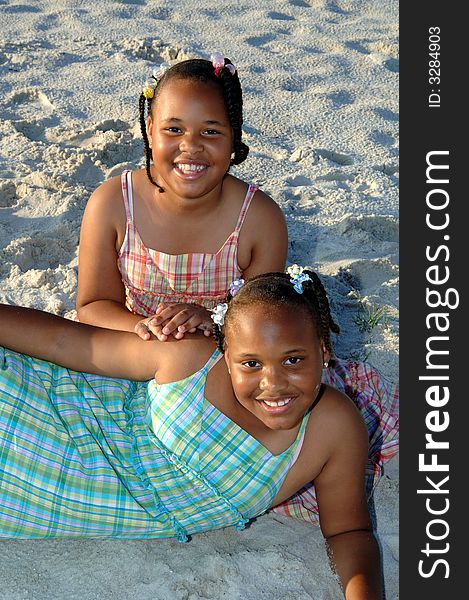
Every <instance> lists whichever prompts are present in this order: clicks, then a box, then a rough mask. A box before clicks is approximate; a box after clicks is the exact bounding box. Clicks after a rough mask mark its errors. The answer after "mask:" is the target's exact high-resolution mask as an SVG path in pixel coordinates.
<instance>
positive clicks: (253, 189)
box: [235, 184, 257, 232]
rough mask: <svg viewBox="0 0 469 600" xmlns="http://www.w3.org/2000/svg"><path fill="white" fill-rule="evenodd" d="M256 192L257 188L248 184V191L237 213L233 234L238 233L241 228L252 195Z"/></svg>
mask: <svg viewBox="0 0 469 600" xmlns="http://www.w3.org/2000/svg"><path fill="white" fill-rule="evenodd" d="M256 192H257V187H256V186H255V185H252V184H249V187H248V191H247V192H246V196H245V198H244V202H243V205H242V206H241V210H240V212H239V217H238V222H237V223H236V227H235V232H238V231H239V230H240V229H241V227H242V226H243V223H244V219H245V218H246V214H247V212H248V210H249V207H250V205H251V200H252V199H253V197H254V194H255V193H256Z"/></svg>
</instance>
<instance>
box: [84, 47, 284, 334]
mask: <svg viewBox="0 0 469 600" xmlns="http://www.w3.org/2000/svg"><path fill="white" fill-rule="evenodd" d="M242 122H243V118H242V92H241V85H240V82H239V78H238V74H237V72H236V69H235V67H234V66H233V65H232V64H231V62H230V61H229V60H228V59H225V58H224V57H223V56H222V55H220V54H219V53H215V54H214V55H212V62H210V61H208V60H200V59H192V60H186V61H183V62H180V63H177V64H175V65H173V66H172V67H170V68H167V67H160V68H158V69H157V70H155V71H154V73H153V78H152V79H151V80H149V81H148V82H147V83H146V85H145V88H144V90H143V92H142V94H141V97H140V125H141V130H142V135H143V140H144V144H145V156H146V168H145V169H141V170H136V171H132V172H130V171H125V172H124V173H123V174H122V176H121V177H114V178H112V179H110V180H109V181H106V182H105V183H103V184H102V185H101V186H100V187H99V188H98V189H97V190H96V191H95V192H94V193H93V194H92V196H91V198H90V200H89V202H88V205H87V207H86V210H85V214H84V218H83V223H82V229H81V238H80V255H79V280H78V296H77V312H78V318H79V320H80V321H82V322H84V323H89V324H92V325H100V326H102V327H107V328H111V329H120V330H125V331H135V332H136V333H137V334H138V335H139V336H140V337H142V338H143V339H151V337H152V336H153V335H154V336H156V337H158V339H160V340H163V341H164V340H166V339H167V338H168V336H170V335H173V336H174V337H175V338H176V339H180V338H181V337H183V336H184V333H186V332H189V331H191V332H192V331H195V329H196V328H199V329H202V330H204V331H205V332H206V333H207V335H210V332H211V326H212V321H211V319H210V313H209V309H211V308H213V306H214V305H215V304H216V303H217V302H218V301H220V299H221V298H223V297H224V296H225V294H226V292H227V290H228V287H229V284H230V283H231V282H232V281H233V280H234V279H237V278H239V277H241V276H242V277H246V278H247V277H252V276H254V275H257V274H260V273H264V272H269V271H280V270H283V269H284V267H285V260H286V253H287V229H286V225H285V219H284V217H283V214H282V211H281V210H280V208H279V207H278V206H277V204H276V203H275V202H274V201H273V200H272V199H271V198H270V197H269V196H267V195H266V194H264V193H263V192H262V191H260V190H257V189H256V187H254V186H253V185H248V184H247V183H245V182H244V181H241V180H240V179H238V178H236V177H234V176H233V175H230V174H229V173H228V171H229V168H230V165H236V164H240V163H241V162H243V161H244V160H245V159H246V157H247V155H248V151H249V149H248V147H247V146H246V145H245V144H244V143H243V142H242V141H241V136H242V130H241V125H242Z"/></svg>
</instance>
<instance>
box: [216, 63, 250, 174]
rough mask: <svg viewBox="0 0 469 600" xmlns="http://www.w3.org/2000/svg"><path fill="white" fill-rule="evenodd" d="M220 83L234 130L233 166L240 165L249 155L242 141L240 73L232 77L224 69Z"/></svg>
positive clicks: (247, 148) (221, 72) (224, 68)
mask: <svg viewBox="0 0 469 600" xmlns="http://www.w3.org/2000/svg"><path fill="white" fill-rule="evenodd" d="M225 63H226V64H232V63H231V61H230V60H229V59H228V58H225ZM220 82H221V84H222V89H223V98H224V100H225V104H226V109H227V112H228V118H229V120H230V124H231V128H232V130H233V150H234V157H233V158H232V159H231V164H232V165H239V164H240V163H242V162H243V161H244V160H246V158H247V156H248V154H249V147H248V146H247V145H246V144H245V143H244V142H242V141H241V137H242V134H243V130H242V124H243V95H242V91H241V84H240V81H239V77H238V73H237V72H235V74H234V75H232V74H231V73H230V71H229V70H228V69H227V68H226V67H223V68H222V69H221V71H220Z"/></svg>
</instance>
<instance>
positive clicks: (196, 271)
mask: <svg viewBox="0 0 469 600" xmlns="http://www.w3.org/2000/svg"><path fill="white" fill-rule="evenodd" d="M121 183H122V196H123V199H124V205H125V212H126V216H127V225H126V235H125V239H124V242H123V244H122V247H121V249H120V251H119V256H118V259H117V264H118V267H119V271H120V273H121V276H122V281H123V283H124V285H125V289H126V306H127V308H128V309H129V310H131V311H132V312H134V313H136V314H139V315H142V316H145V317H146V316H150V315H152V314H153V313H154V312H155V310H156V308H157V306H158V304H159V303H160V302H188V303H197V304H202V305H203V306H205V307H206V308H213V307H214V306H215V305H216V304H217V303H218V302H219V301H220V300H221V299H222V298H224V296H225V295H226V292H227V290H228V288H229V285H230V283H231V282H232V281H234V280H235V279H237V278H238V277H240V276H241V271H240V269H239V268H238V262H237V250H238V238H239V232H240V229H241V226H242V224H243V222H244V218H245V216H246V213H247V211H248V209H249V206H250V204H251V200H252V198H253V196H254V193H255V192H256V189H257V188H256V187H255V186H253V185H250V186H249V188H248V191H247V193H246V197H245V199H244V202H243V205H242V207H241V211H240V214H239V217H238V222H237V224H236V227H235V230H234V231H233V232H232V233H231V235H230V236H229V237H228V239H227V240H226V241H225V243H224V244H223V246H222V247H221V248H220V249H219V250H218V252H216V253H215V254H203V253H197V252H193V253H189V254H179V255H172V254H165V253H164V252H159V251H158V250H153V249H150V248H147V247H146V246H144V244H143V242H142V240H141V238H140V235H139V233H138V231H137V229H136V227H135V223H134V219H133V199H132V173H131V171H124V172H123V173H122V177H121Z"/></svg>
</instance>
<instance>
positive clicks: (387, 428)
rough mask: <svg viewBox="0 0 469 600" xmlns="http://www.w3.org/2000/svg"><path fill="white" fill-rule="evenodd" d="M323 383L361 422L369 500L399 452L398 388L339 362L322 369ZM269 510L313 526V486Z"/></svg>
mask: <svg viewBox="0 0 469 600" xmlns="http://www.w3.org/2000/svg"><path fill="white" fill-rule="evenodd" d="M323 383H327V384H328V385H330V386H332V387H334V388H336V389H339V390H341V391H342V392H344V394H346V395H347V396H349V398H351V399H352V400H353V402H354V403H355V404H356V406H357V408H358V409H359V411H360V412H361V414H362V417H363V419H364V421H365V424H366V427H367V429H368V438H369V451H368V463H367V465H366V469H365V487H366V492H367V496H368V498H371V496H372V494H373V490H374V489H375V487H376V485H377V484H378V481H379V480H380V478H381V475H382V474H383V464H384V463H385V462H386V461H387V460H389V459H391V458H392V457H393V456H395V455H396V454H397V452H398V451H399V386H398V385H395V384H392V383H391V382H389V381H387V380H386V379H385V378H384V377H382V376H381V375H380V374H379V373H378V371H377V370H376V369H374V368H373V367H372V366H371V365H369V364H367V363H362V362H355V361H345V360H340V359H335V360H334V361H332V362H331V364H330V365H329V367H328V368H327V369H324V373H323ZM272 510H274V511H275V512H278V513H280V514H284V515H288V516H290V517H294V518H297V519H302V520H304V521H309V522H311V523H316V524H317V523H318V522H319V510H318V505H317V501H316V493H315V490H314V485H313V483H311V484H309V485H308V486H306V487H304V488H303V489H302V490H300V491H299V492H298V493H297V494H295V495H294V496H292V497H291V498H290V499H289V500H287V501H286V502H283V503H282V504H279V505H278V506H276V507H275V508H273V509H272Z"/></svg>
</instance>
